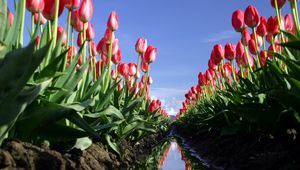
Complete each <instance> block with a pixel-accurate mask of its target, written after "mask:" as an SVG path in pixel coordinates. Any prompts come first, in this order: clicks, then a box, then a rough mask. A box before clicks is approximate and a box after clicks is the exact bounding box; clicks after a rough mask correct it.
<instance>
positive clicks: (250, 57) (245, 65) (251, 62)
mask: <svg viewBox="0 0 300 170" xmlns="http://www.w3.org/2000/svg"><path fill="white" fill-rule="evenodd" d="M248 60H249V65H250V67H251V68H253V67H254V59H253V57H252V55H250V54H249V53H248V59H247V53H246V52H244V54H243V55H242V60H241V64H242V66H244V67H247V66H248Z"/></svg>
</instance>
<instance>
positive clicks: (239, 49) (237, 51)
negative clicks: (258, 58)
mask: <svg viewBox="0 0 300 170" xmlns="http://www.w3.org/2000/svg"><path fill="white" fill-rule="evenodd" d="M235 54H236V58H235V59H236V62H237V64H238V65H240V64H241V62H240V61H241V58H242V55H243V54H244V45H243V44H242V42H241V41H239V42H238V44H237V46H236V49H235Z"/></svg>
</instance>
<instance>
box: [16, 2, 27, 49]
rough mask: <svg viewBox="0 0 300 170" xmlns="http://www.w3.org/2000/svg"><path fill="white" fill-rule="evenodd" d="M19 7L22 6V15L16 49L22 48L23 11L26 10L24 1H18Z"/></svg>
mask: <svg viewBox="0 0 300 170" xmlns="http://www.w3.org/2000/svg"><path fill="white" fill-rule="evenodd" d="M20 5H21V6H22V9H21V15H22V20H21V25H20V34H19V41H18V45H17V46H18V47H20V48H21V47H23V38H24V37H23V35H24V23H25V9H26V1H25V0H23V1H20Z"/></svg>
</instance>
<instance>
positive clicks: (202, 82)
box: [198, 72, 207, 86]
mask: <svg viewBox="0 0 300 170" xmlns="http://www.w3.org/2000/svg"><path fill="white" fill-rule="evenodd" d="M198 83H199V85H200V86H203V85H206V84H207V79H206V75H205V74H204V73H202V72H200V73H199V74H198Z"/></svg>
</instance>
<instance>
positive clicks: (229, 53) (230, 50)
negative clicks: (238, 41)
mask: <svg viewBox="0 0 300 170" xmlns="http://www.w3.org/2000/svg"><path fill="white" fill-rule="evenodd" d="M235 48H236V45H235V44H230V43H227V44H226V45H225V58H226V59H227V60H233V59H234V57H235Z"/></svg>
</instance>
